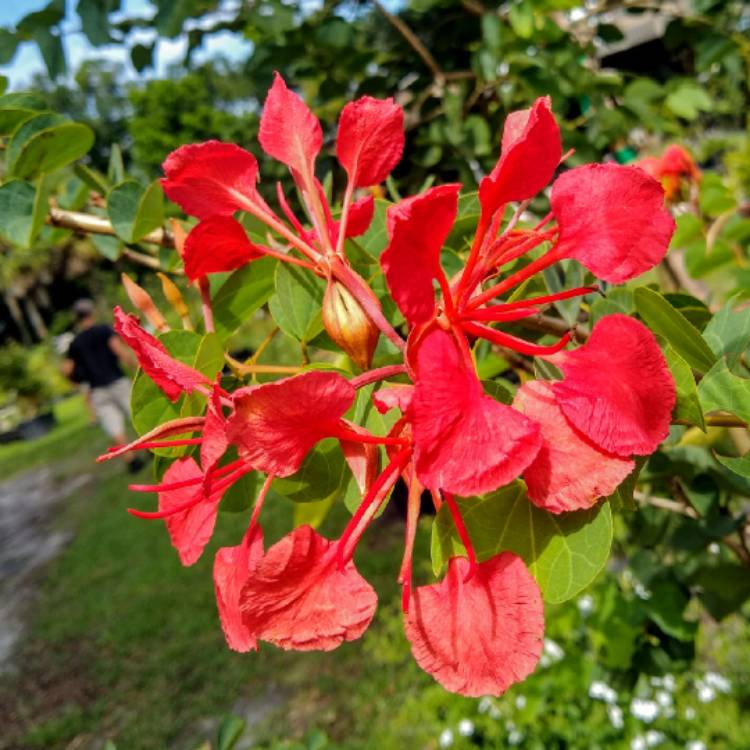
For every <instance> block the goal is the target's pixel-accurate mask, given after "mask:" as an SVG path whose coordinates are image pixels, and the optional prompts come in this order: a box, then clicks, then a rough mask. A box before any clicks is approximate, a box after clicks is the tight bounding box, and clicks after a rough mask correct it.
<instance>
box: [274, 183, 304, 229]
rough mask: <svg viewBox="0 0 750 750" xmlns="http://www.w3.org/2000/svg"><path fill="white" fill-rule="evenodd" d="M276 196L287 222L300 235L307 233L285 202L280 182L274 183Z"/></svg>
mask: <svg viewBox="0 0 750 750" xmlns="http://www.w3.org/2000/svg"><path fill="white" fill-rule="evenodd" d="M276 198H277V200H278V201H279V205H280V206H281V210H282V211H283V212H284V216H286V218H287V219H288V220H289V223H290V224H291V225H292V226H293V227H294V229H295V231H296V232H298V233H299V234H300V235H301V236H302V237H305V236H306V235H307V232H306V231H305V229H304V227H303V226H302V224H301V222H300V220H299V219H298V218H297V217H296V216H295V214H294V211H292V209H291V207H290V206H289V204H288V203H287V201H286V196H285V195H284V190H283V188H282V187H281V183H280V182H277V183H276Z"/></svg>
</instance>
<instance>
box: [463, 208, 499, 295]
mask: <svg viewBox="0 0 750 750" xmlns="http://www.w3.org/2000/svg"><path fill="white" fill-rule="evenodd" d="M503 211H505V206H501V207H500V208H499V209H498V212H497V213H500V214H501V215H502V212H503ZM497 213H496V214H495V215H497ZM490 224H491V218H490V217H487V216H485V215H484V214H480V215H479V224H478V225H477V231H476V234H475V235H474V242H473V243H472V245H471V250H469V257H468V258H467V260H466V265H465V266H464V270H463V273H462V274H461V278H460V279H459V281H458V287H457V288H456V297H455V299H456V300H458V302H459V304H460V303H461V302H462V300H463V298H464V296H465V295H466V294H468V293H470V292H469V289H470V286H471V280H472V275H473V273H474V268H475V267H476V265H477V262H478V260H479V255H480V252H481V249H482V247H483V245H484V240H485V237H486V236H487V230H488V229H489V228H490ZM493 239H494V238H493Z"/></svg>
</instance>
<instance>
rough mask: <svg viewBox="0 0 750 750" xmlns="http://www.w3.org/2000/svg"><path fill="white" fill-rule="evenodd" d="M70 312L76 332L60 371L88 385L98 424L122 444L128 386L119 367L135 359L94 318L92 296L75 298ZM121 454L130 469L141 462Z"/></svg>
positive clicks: (133, 364) (134, 364)
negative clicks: (73, 316)
mask: <svg viewBox="0 0 750 750" xmlns="http://www.w3.org/2000/svg"><path fill="white" fill-rule="evenodd" d="M73 313H74V314H75V319H76V329H77V331H78V332H77V334H76V336H75V338H74V339H73V341H72V342H71V344H70V348H69V349H68V353H67V356H66V357H65V359H64V361H63V366H62V370H63V374H64V375H65V376H66V377H68V378H69V379H70V380H72V381H73V382H74V383H78V384H82V385H85V386H87V387H88V399H89V403H90V405H91V407H92V409H93V411H94V414H95V415H96V418H97V420H98V422H99V424H100V426H101V427H102V429H103V430H104V431H105V432H106V433H107V434H108V435H109V436H110V437H111V438H112V440H113V441H114V442H115V443H116V444H118V445H123V444H125V443H127V442H128V439H127V432H126V424H127V421H126V420H128V419H130V387H131V383H130V380H129V379H128V378H127V377H126V376H125V373H124V371H123V367H129V368H133V369H135V368H137V366H138V362H137V360H136V358H135V355H134V354H133V353H132V352H131V350H130V349H129V348H128V347H127V346H126V345H125V344H124V343H123V341H122V340H121V339H120V338H119V337H118V336H117V334H116V333H115V332H114V330H112V328H111V327H110V326H108V325H107V324H105V323H99V322H98V321H97V318H96V307H95V305H94V302H93V301H92V300H90V299H79V300H77V301H76V302H75V303H74V305H73ZM125 458H126V460H127V461H128V470H129V471H130V472H132V473H135V472H137V471H139V470H140V469H141V467H142V466H143V459H141V458H140V457H138V456H132V455H128V454H126V456H125Z"/></svg>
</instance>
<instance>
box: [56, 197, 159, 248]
mask: <svg viewBox="0 0 750 750" xmlns="http://www.w3.org/2000/svg"><path fill="white" fill-rule="evenodd" d="M47 223H48V224H51V225H52V226H53V227H60V228H61V229H72V230H73V231H74V232H80V233H82V234H103V235H107V236H109V237H115V236H116V235H117V233H116V232H115V230H114V228H113V227H112V224H111V223H110V222H109V221H107V219H105V218H103V217H101V216H92V215H91V214H84V213H80V212H78V211H65V210H63V209H61V208H56V207H54V206H50V210H49V214H48V215H47ZM140 242H148V243H150V244H153V245H159V246H161V247H174V237H173V236H172V234H171V233H170V232H168V231H167V230H166V229H156V230H154V231H153V232H151V233H150V234H147V235H146V236H145V237H143V238H141V240H140ZM131 252H134V251H131ZM136 254H137V255H141V253H136ZM144 257H148V256H144ZM152 260H153V259H152Z"/></svg>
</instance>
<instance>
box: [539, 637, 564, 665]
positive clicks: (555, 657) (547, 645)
mask: <svg viewBox="0 0 750 750" xmlns="http://www.w3.org/2000/svg"><path fill="white" fill-rule="evenodd" d="M544 653H545V654H546V655H547V656H548V657H549V658H550V659H551V660H552V661H553V662H555V661H560V659H562V658H563V656H565V652H564V651H563V650H562V649H561V648H560V645H559V644H558V643H556V642H555V641H553V640H552V639H551V638H545V639H544Z"/></svg>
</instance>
